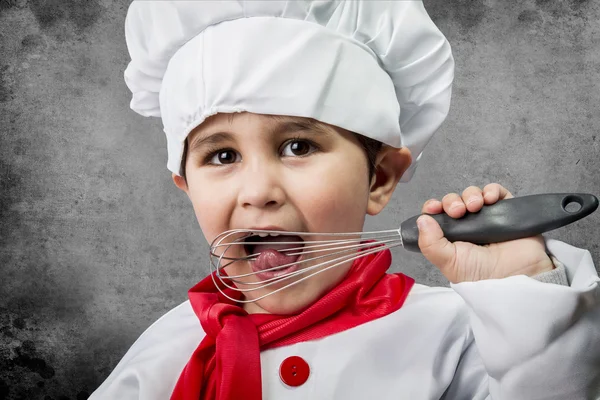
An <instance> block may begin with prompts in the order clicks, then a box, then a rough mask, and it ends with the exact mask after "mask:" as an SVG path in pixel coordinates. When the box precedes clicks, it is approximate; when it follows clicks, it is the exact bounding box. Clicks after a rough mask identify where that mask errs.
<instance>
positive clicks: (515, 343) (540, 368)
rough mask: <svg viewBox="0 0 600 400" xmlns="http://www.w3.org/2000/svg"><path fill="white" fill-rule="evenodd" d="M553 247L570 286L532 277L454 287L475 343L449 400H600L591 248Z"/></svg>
mask: <svg viewBox="0 0 600 400" xmlns="http://www.w3.org/2000/svg"><path fill="white" fill-rule="evenodd" d="M546 246H547V249H548V252H549V253H550V254H551V255H552V256H554V257H556V259H557V260H558V261H559V263H560V264H563V265H564V267H565V272H566V279H567V281H568V282H569V285H568V286H561V285H557V284H552V283H544V282H540V281H539V280H536V279H532V278H529V277H526V276H524V275H521V276H512V277H509V278H504V279H493V280H482V281H478V282H463V283H458V284H452V285H451V286H452V288H453V289H454V290H455V291H456V292H457V293H458V294H459V295H460V296H461V297H462V298H463V299H464V300H465V303H466V304H467V306H468V307H469V313H470V325H471V329H472V338H473V340H472V342H471V344H470V345H469V346H467V348H466V350H465V352H464V353H463V356H462V359H461V362H460V364H459V366H458V368H457V371H456V373H455V376H454V380H453V382H452V384H451V385H450V387H449V388H448V390H447V392H446V394H445V396H444V399H447V400H449V399H467V398H468V399H494V400H504V399H511V400H519V399H523V400H525V399H526V400H535V399H545V400H550V399H556V400H559V399H560V400H564V399H573V400H575V399H597V398H600V287H599V285H598V283H599V282H600V278H598V274H597V272H596V270H595V268H594V264H593V261H592V258H591V255H590V253H589V251H587V250H583V249H578V248H575V247H573V246H570V245H568V244H566V243H563V242H560V241H557V240H552V239H546ZM559 267H560V265H559ZM536 278H537V279H540V280H546V279H545V278H544V277H542V276H538V277H536ZM546 278H547V277H546Z"/></svg>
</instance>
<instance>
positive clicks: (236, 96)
mask: <svg viewBox="0 0 600 400" xmlns="http://www.w3.org/2000/svg"><path fill="white" fill-rule="evenodd" d="M125 37H126V41H127V46H128V49H129V53H130V55H131V62H130V63H129V65H128V67H127V69H126V70H125V74H124V75H125V82H126V83H127V86H128V87H129V89H130V90H131V92H132V93H133V98H132V100H131V108H132V109H133V110H134V111H136V112H137V113H139V114H141V115H143V116H154V117H161V118H162V121H163V125H164V131H165V134H166V136H167V147H168V163H167V167H168V168H169V169H170V170H171V171H173V172H174V173H176V174H178V175H182V172H183V171H181V170H180V168H181V161H182V156H183V150H184V143H185V139H186V137H187V135H188V134H189V133H190V132H191V131H192V130H193V129H194V128H195V127H197V126H198V125H199V124H201V123H202V122H203V121H204V120H205V119H206V118H208V117H209V116H211V115H214V114H216V113H233V112H242V111H248V112H252V113H257V114H274V115H289V116H299V117H308V118H314V119H316V120H319V121H322V122H325V123H328V124H331V125H335V126H338V127H341V128H344V129H347V130H349V131H352V132H356V133H359V134H361V135H364V136H367V137H370V138H372V139H375V140H378V141H380V142H383V143H385V144H388V145H390V146H394V147H408V148H409V149H410V150H411V153H412V155H413V164H412V165H411V167H410V168H409V170H408V171H407V172H406V173H405V174H404V176H403V177H402V180H401V181H402V182H407V181H409V180H410V179H411V178H412V175H413V173H414V169H415V167H416V164H417V162H418V160H419V158H420V157H421V154H422V152H423V149H424V147H425V146H426V144H427V143H428V142H429V140H430V139H431V137H432V136H433V134H434V133H435V131H436V130H437V129H438V128H439V126H440V125H441V123H442V122H443V121H444V119H445V118H446V116H447V114H448V110H449V107H450V96H451V86H452V80H453V77H454V60H453V57H452V53H451V50H450V45H449V43H448V41H447V40H446V38H445V37H444V35H443V34H442V33H441V32H440V31H439V30H438V29H437V27H436V26H435V25H434V23H433V22H432V21H431V19H430V18H429V16H428V15H427V12H426V11H425V9H424V7H423V3H422V2H421V1H299V0H288V1H256V0H249V1H243V0H238V1H220V0H219V1H134V2H133V3H132V4H131V5H130V7H129V11H128V13H127V18H126V21H125Z"/></svg>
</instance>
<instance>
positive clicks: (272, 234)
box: [270, 233, 279, 236]
mask: <svg viewBox="0 0 600 400" xmlns="http://www.w3.org/2000/svg"><path fill="white" fill-rule="evenodd" d="M270 235H271V236H279V233H270Z"/></svg>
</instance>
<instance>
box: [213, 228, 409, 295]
mask: <svg viewBox="0 0 600 400" xmlns="http://www.w3.org/2000/svg"><path fill="white" fill-rule="evenodd" d="M259 233H261V234H270V233H274V234H278V235H281V234H285V235H294V236H300V237H303V236H317V235H318V236H326V237H327V236H338V237H340V236H341V237H349V236H351V237H352V238H350V239H348V238H343V239H333V240H300V241H287V242H277V245H292V247H291V248H284V249H279V250H278V251H279V252H282V253H284V254H285V255H287V256H297V255H300V256H304V255H306V254H315V253H317V254H318V253H324V252H325V253H326V254H321V255H316V256H314V257H309V258H301V259H300V260H296V261H295V262H291V263H287V264H284V265H278V266H275V267H271V268H267V269H264V270H261V271H253V272H249V273H245V274H239V275H223V274H221V271H222V270H223V269H224V268H226V267H227V266H229V265H231V264H233V263H235V262H239V261H249V262H253V261H255V260H256V259H257V257H258V256H259V255H260V253H256V254H250V255H247V256H243V257H229V256H226V255H225V254H227V253H228V251H230V249H231V247H232V246H239V245H242V246H245V245H256V244H257V242H256V241H253V242H248V241H245V240H246V239H248V238H249V237H250V236H255V235H257V234H259ZM239 234H243V236H242V237H238V238H236V239H234V240H231V241H229V240H227V239H230V238H231V237H232V236H234V235H239ZM365 236H367V237H365ZM373 236H374V237H373ZM224 242H225V243H224ZM294 245H295V246H297V247H293V246H294ZM401 245H402V238H401V236H400V230H399V229H393V230H386V231H378V232H367V233H365V232H349V233H307V232H281V231H265V230H261V231H256V230H255V231H250V230H243V229H238V230H232V231H227V232H223V233H222V234H221V235H219V236H217V238H215V240H213V243H212V245H211V251H210V269H211V277H212V280H213V283H214V284H215V286H216V287H217V288H218V289H219V291H220V292H221V294H222V295H223V296H225V297H226V298H228V299H229V300H231V301H234V302H238V303H251V302H256V301H258V300H261V299H263V298H265V297H267V296H269V295H272V294H275V293H278V292H280V291H282V290H284V289H287V288H289V287H291V286H294V285H297V284H298V283H300V282H303V281H305V280H306V279H308V278H311V277H313V276H315V275H318V274H320V273H322V272H324V271H327V270H330V269H331V268H335V267H337V266H339V265H341V264H343V263H345V262H348V261H353V260H356V259H358V258H361V257H364V256H367V255H369V254H373V253H377V252H380V251H382V250H385V249H390V248H393V247H396V246H401ZM217 250H220V254H217ZM292 251H293V253H290V252H292ZM334 256H338V257H335V258H333V259H329V260H325V261H322V262H318V263H317V264H315V265H310V266H308V267H306V268H300V269H297V270H295V271H292V272H289V273H284V274H281V275H279V276H274V277H272V278H269V279H264V280H259V281H257V282H244V281H242V280H240V278H247V277H250V276H254V275H257V274H260V273H264V272H270V271H277V270H282V269H285V268H288V267H291V266H293V265H298V264H307V263H311V262H314V261H316V260H321V259H323V258H330V257H334ZM215 259H216V260H215ZM225 261H229V262H225ZM213 269H214V270H213ZM313 271H314V272H313ZM307 273H308V275H306V274H307ZM299 275H306V276H303V277H301V278H300V279H297V280H294V281H292V282H290V283H288V284H286V285H284V286H282V287H280V288H277V289H275V290H273V291H270V292H268V293H266V294H264V295H262V296H260V297H257V298H253V299H251V300H248V299H235V298H232V297H231V296H229V295H228V294H227V293H225V290H224V289H223V288H227V289H231V290H234V291H236V292H240V293H247V292H253V291H257V290H261V289H264V288H268V287H269V286H272V285H274V284H278V283H280V282H284V281H288V280H290V279H292V278H294V277H297V276H299ZM227 281H229V282H232V283H233V284H238V285H239V286H242V285H245V286H250V288H244V287H238V286H234V285H231V284H228V283H227Z"/></svg>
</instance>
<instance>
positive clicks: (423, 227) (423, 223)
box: [417, 216, 429, 232]
mask: <svg viewBox="0 0 600 400" xmlns="http://www.w3.org/2000/svg"><path fill="white" fill-rule="evenodd" d="M417 226H418V227H419V231H420V232H426V231H427V230H428V229H429V220H428V219H427V218H426V217H424V216H420V217H419V218H418V219H417Z"/></svg>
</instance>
